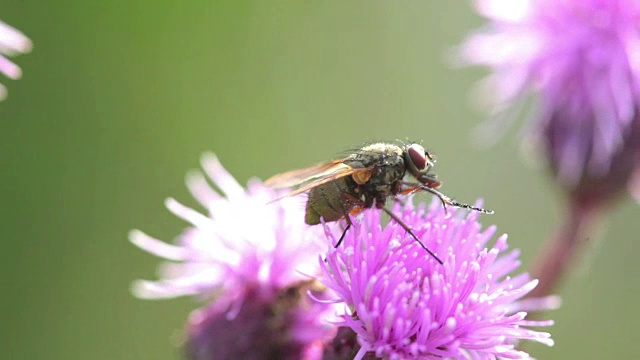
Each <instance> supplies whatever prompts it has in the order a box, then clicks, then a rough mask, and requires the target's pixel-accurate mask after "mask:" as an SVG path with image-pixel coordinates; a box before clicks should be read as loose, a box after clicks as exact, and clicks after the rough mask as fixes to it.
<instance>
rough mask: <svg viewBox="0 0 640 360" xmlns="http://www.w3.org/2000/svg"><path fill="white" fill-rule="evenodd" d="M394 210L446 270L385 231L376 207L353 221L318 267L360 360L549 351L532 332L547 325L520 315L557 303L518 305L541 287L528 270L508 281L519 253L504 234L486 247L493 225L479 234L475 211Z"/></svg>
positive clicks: (436, 206) (393, 229)
mask: <svg viewBox="0 0 640 360" xmlns="http://www.w3.org/2000/svg"><path fill="white" fill-rule="evenodd" d="M394 212H395V213H397V214H401V216H400V217H401V218H402V220H403V221H404V222H405V223H406V224H407V225H408V226H409V227H410V228H411V229H413V231H414V232H415V234H416V235H417V236H418V237H419V238H420V239H422V241H423V242H424V244H425V245H426V246H427V247H428V248H430V249H431V250H432V251H434V252H435V253H436V254H437V255H438V257H440V259H442V260H443V261H444V265H440V264H439V263H438V262H437V261H436V260H435V259H433V257H431V256H429V255H428V254H427V253H426V252H425V251H424V249H422V248H421V247H420V246H419V245H418V244H417V243H416V242H415V241H414V240H413V239H412V238H411V237H410V236H408V234H407V233H406V231H405V230H404V229H403V228H402V227H401V226H399V225H398V224H397V223H395V222H390V223H388V224H387V225H386V226H384V227H383V226H382V224H381V219H380V212H379V211H366V212H365V213H364V215H363V219H362V220H361V221H357V222H355V223H354V227H353V228H352V229H351V230H350V231H349V232H348V233H347V234H346V236H345V238H344V243H343V244H342V246H340V247H338V248H337V249H332V250H330V251H329V254H328V255H327V258H326V261H324V260H323V259H321V260H320V265H321V266H322V268H323V272H324V275H323V277H322V278H321V281H322V282H323V283H324V284H325V285H326V286H327V287H329V288H330V289H332V290H333V291H334V292H335V293H337V294H338V297H339V298H338V300H339V301H341V302H344V305H345V306H346V307H347V309H348V310H347V313H346V314H345V315H344V317H343V320H342V321H341V322H340V323H339V325H340V326H342V330H341V332H342V333H344V329H345V328H349V329H351V330H352V333H355V334H356V335H357V339H358V342H359V344H360V346H361V347H360V350H359V352H358V353H357V356H356V358H357V359H360V358H363V357H364V356H370V355H373V356H375V357H377V358H384V359H417V358H420V359H443V358H446V359H454V358H455V359H495V358H508V359H517V358H528V354H526V353H525V352H523V351H519V350H517V349H516V347H515V345H516V343H517V341H518V340H522V339H525V340H533V341H537V342H541V343H543V344H546V345H553V341H552V340H551V338H550V335H549V334H548V333H545V332H539V331H535V330H532V329H530V328H529V327H531V326H549V325H551V324H552V322H551V321H529V320H526V315H527V313H526V312H525V311H527V310H543V309H550V308H553V307H555V306H557V305H559V300H558V299H557V298H556V297H547V298H541V299H528V300H522V298H523V297H524V296H525V295H527V294H528V293H529V292H530V291H531V290H532V289H533V288H535V287H536V285H537V283H538V282H537V280H531V279H530V278H529V276H528V275H527V274H526V273H523V274H519V275H515V276H513V277H511V275H510V274H511V272H512V271H514V270H515V269H516V268H517V267H518V266H519V265H520V261H519V260H518V256H519V251H517V250H512V251H507V236H506V235H502V236H500V237H498V238H497V240H496V241H495V243H494V244H493V245H489V242H490V241H491V239H492V238H493V235H494V233H495V231H496V228H495V226H491V227H488V228H486V229H484V230H483V229H482V226H481V225H480V224H479V223H478V221H477V218H478V213H476V212H472V213H470V214H469V215H467V216H466V217H464V214H465V213H466V211H462V210H457V209H450V210H449V212H450V216H446V215H445V212H444V210H443V208H442V207H441V205H440V203H439V202H437V201H434V202H433V203H432V206H431V207H430V208H429V209H428V210H425V207H424V206H420V207H419V208H418V209H414V208H413V206H412V205H411V203H410V202H409V203H408V204H407V205H405V206H404V207H400V206H396V208H395V209H394ZM334 241H335V239H334ZM345 338H348V337H347V336H345Z"/></svg>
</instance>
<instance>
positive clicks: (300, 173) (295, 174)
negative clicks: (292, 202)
mask: <svg viewBox="0 0 640 360" xmlns="http://www.w3.org/2000/svg"><path fill="white" fill-rule="evenodd" d="M346 169H351V166H349V165H345V164H344V163H343V162H342V159H340V160H334V161H330V162H326V163H321V164H317V165H313V166H309V167H306V168H303V169H297V170H292V171H287V172H285V173H282V174H277V175H274V176H272V177H270V178H269V179H267V181H265V182H264V184H265V185H267V186H269V187H272V188H274V189H281V188H286V187H292V186H297V185H300V184H302V183H304V182H307V181H311V180H313V179H317V178H322V177H326V176H331V175H332V174H334V173H339V172H341V171H345V170H346Z"/></svg>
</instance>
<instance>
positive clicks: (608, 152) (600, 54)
mask: <svg viewBox="0 0 640 360" xmlns="http://www.w3.org/2000/svg"><path fill="white" fill-rule="evenodd" d="M475 3H476V5H477V9H478V11H479V13H480V14H481V15H483V16H485V17H486V18H488V19H489V24H488V26H487V27H486V28H485V29H484V30H481V31H479V32H477V33H475V34H472V35H471V36H470V37H469V38H468V39H467V40H466V42H465V43H464V44H463V46H462V56H463V58H464V59H465V60H466V61H467V62H468V63H471V64H477V65H484V66H488V67H490V68H491V69H492V70H493V72H492V74H491V75H490V76H489V77H488V78H487V81H486V83H485V84H489V85H490V86H491V88H492V91H490V92H489V91H485V92H483V93H484V94H492V96H495V97H494V98H493V99H491V101H492V102H493V105H494V106H495V107H494V110H495V111H496V112H498V113H500V112H503V115H504V114H507V113H508V111H504V110H517V109H518V108H519V107H520V104H522V102H523V98H524V96H525V94H527V93H535V94H536V95H537V97H536V98H537V104H536V105H537V106H536V107H535V109H534V111H533V112H532V116H533V118H534V121H533V122H532V124H531V126H529V131H528V134H529V135H530V139H531V140H535V142H534V143H539V144H541V145H542V147H543V149H544V150H545V152H546V157H547V159H548V161H549V163H550V165H551V168H552V170H553V171H554V174H555V175H556V178H557V179H558V180H559V182H560V183H561V184H563V185H564V186H566V187H567V188H568V189H569V190H570V191H572V192H578V193H585V192H589V194H591V195H593V194H595V193H597V192H600V193H602V194H604V196H607V195H608V194H609V193H616V192H618V190H619V189H623V188H624V186H625V185H632V184H629V181H630V179H631V174H632V173H633V171H634V169H636V168H637V167H639V165H638V164H639V163H640V160H639V159H640V140H639V139H640V115H639V112H638V110H639V109H640V25H638V24H640V1H637V0H540V1H530V0H476V1H475ZM512 115H513V114H510V115H506V116H505V118H507V119H511V118H512V117H513V116H512ZM503 128H504V127H503ZM491 130H492V131H499V130H498V129H497V128H493V129H491ZM579 195H583V194H579Z"/></svg>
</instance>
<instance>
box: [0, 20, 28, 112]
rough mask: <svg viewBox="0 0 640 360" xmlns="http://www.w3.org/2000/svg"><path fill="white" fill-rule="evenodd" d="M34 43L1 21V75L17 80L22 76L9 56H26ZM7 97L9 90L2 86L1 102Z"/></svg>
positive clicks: (0, 88) (0, 87) (0, 91)
mask: <svg viewBox="0 0 640 360" xmlns="http://www.w3.org/2000/svg"><path fill="white" fill-rule="evenodd" d="M32 47H33V43H31V40H29V38H28V37H26V36H25V35H24V34H23V33H21V32H20V31H18V30H16V29H14V28H12V27H11V26H9V25H7V24H5V23H4V22H2V21H0V73H2V74H4V75H5V76H6V77H8V78H10V79H13V80H17V79H19V78H20V77H21V76H22V70H20V68H19V67H18V66H17V65H16V64H14V63H12V62H11V61H10V60H9V59H8V58H7V56H15V55H17V54H25V53H28V52H29V51H31V48H32ZM6 97H7V88H5V87H4V86H3V85H1V84H0V100H4V99H5V98H6Z"/></svg>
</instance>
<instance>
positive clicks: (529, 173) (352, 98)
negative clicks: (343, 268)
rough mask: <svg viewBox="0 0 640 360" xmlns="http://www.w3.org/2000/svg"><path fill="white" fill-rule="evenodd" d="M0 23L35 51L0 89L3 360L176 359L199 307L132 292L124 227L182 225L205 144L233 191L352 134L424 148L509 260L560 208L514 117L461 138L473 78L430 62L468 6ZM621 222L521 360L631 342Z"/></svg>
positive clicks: (101, 5) (454, 35)
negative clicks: (507, 128) (167, 205)
mask: <svg viewBox="0 0 640 360" xmlns="http://www.w3.org/2000/svg"><path fill="white" fill-rule="evenodd" d="M176 3H177V2H176ZM0 19H2V20H3V21H5V22H7V23H9V24H11V25H13V26H15V27H17V28H18V29H21V30H22V31H23V32H24V33H25V34H27V35H28V36H29V37H30V38H31V39H32V40H33V41H34V44H35V45H34V46H35V47H34V51H33V52H32V53H31V54H29V55H26V56H22V57H20V58H18V59H17V63H18V64H19V65H20V66H21V67H22V68H23V70H24V77H23V79H21V80H19V81H9V80H6V79H3V80H2V82H3V83H4V84H5V85H7V87H8V88H9V98H8V99H7V100H6V101H5V102H3V103H0V149H1V150H0V169H2V170H1V172H0V174H2V177H1V181H0V200H1V201H2V211H3V214H2V219H3V226H2V241H3V243H2V247H3V249H2V261H1V264H2V276H3V278H2V289H3V291H2V298H3V301H2V302H3V303H4V305H3V306H2V311H3V315H2V324H1V325H0V326H1V327H2V328H1V329H2V334H1V335H2V337H1V338H2V348H3V349H2V353H3V355H1V357H2V358H3V359H179V358H180V351H179V350H178V349H176V347H175V344H176V342H177V341H178V340H179V338H180V336H181V334H182V328H183V324H184V322H185V320H186V317H187V314H188V312H189V311H190V310H191V309H193V308H195V307H196V306H197V303H196V302H195V301H193V300H191V299H178V300H170V301H158V302H150V301H142V300H137V299H135V298H133V297H132V296H131V294H130V292H129V286H130V283H131V281H132V280H134V279H137V278H155V272H154V271H155V268H156V266H157V264H158V263H159V260H158V259H156V258H153V257H152V256H149V255H147V254H145V253H144V252H142V251H140V250H138V249H137V248H135V247H134V246H132V245H131V244H130V243H129V242H128V241H127V232H128V231H129V230H130V229H132V228H141V229H143V230H145V231H146V232H148V233H149V234H151V235H154V236H156V237H159V238H161V239H166V240H169V241H170V240H171V239H172V238H173V237H174V236H175V235H176V234H178V233H179V231H180V230H181V229H182V228H183V227H184V226H185V224H184V223H182V222H181V221H179V220H177V219H176V218H174V217H173V216H172V215H170V214H169V213H168V211H166V210H165V209H164V207H163V200H164V198H165V197H167V196H175V197H176V198H178V199H180V200H182V201H184V202H185V203H187V204H189V205H195V202H194V201H192V200H191V199H190V197H189V195H188V193H187V191H186V189H185V187H184V184H183V180H184V174H185V173H186V171H187V170H189V169H192V168H195V167H197V166H198V159H199V156H200V154H201V153H202V152H204V151H207V150H212V151H214V152H215V153H217V154H218V156H219V157H220V159H221V161H222V162H223V164H224V165H225V166H226V167H227V168H228V169H229V170H230V171H231V172H232V173H233V174H235V175H236V176H237V178H238V179H239V180H240V181H241V182H243V183H245V182H246V181H247V179H249V178H250V177H253V176H258V177H261V178H266V177H268V176H270V175H272V174H274V173H276V172H281V171H284V170H287V169H290V168H294V167H300V166H305V165H308V164H312V163H315V162H318V161H321V160H328V159H330V158H332V157H334V156H335V155H336V154H338V153H340V152H341V151H342V150H344V149H348V148H352V147H355V146H359V145H360V144H362V143H363V142H365V141H369V140H393V139H396V138H400V139H405V138H407V137H409V138H411V139H416V140H424V144H425V145H426V146H427V147H428V148H429V149H431V150H433V151H434V152H435V153H436V154H437V156H438V164H437V167H436V169H437V173H438V174H439V175H440V178H441V179H444V180H445V185H444V188H443V189H444V190H445V191H446V193H447V194H450V195H452V196H455V197H456V198H458V199H460V200H465V201H470V202H472V201H474V200H475V199H476V198H477V197H479V196H481V197H484V198H485V199H486V205H487V207H490V208H492V209H495V210H496V215H493V216H491V217H489V216H483V217H482V221H483V222H484V223H485V224H487V225H489V224H493V223H495V224H497V225H498V228H499V231H501V232H507V233H509V234H510V239H511V245H512V247H519V248H521V249H522V250H523V260H524V263H525V265H528V264H529V263H530V261H531V259H532V258H533V256H534V255H535V253H536V251H537V249H538V248H539V246H540V243H541V241H542V240H543V239H544V238H545V236H546V235H547V234H548V233H549V231H550V230H551V229H552V228H553V227H554V224H555V223H556V218H557V217H558V216H559V214H561V213H562V202H561V197H560V196H559V193H558V192H557V191H556V190H555V189H554V188H553V186H551V185H550V183H549V181H548V178H547V177H546V176H544V174H543V173H542V172H541V171H539V170H537V169H534V168H532V167H529V166H527V165H526V164H525V163H524V161H523V159H522V157H521V156H520V154H519V153H518V151H517V148H518V141H517V140H515V139H516V137H515V134H516V133H517V126H516V127H515V128H514V129H512V131H511V132H510V133H509V134H508V135H507V137H505V138H504V139H503V140H502V141H500V142H499V143H498V145H497V146H495V147H493V148H491V149H489V150H479V149H477V148H475V147H473V146H472V145H471V144H470V142H469V135H470V134H471V132H472V130H473V128H474V127H475V126H476V125H477V124H478V123H480V121H481V120H482V114H481V113H480V112H478V111H475V110H473V109H472V107H471V106H470V105H469V104H470V101H469V95H470V89H471V87H472V85H473V84H474V82H476V81H477V80H478V79H479V78H480V77H481V75H482V72H481V71H479V70H476V69H462V70H461V69H452V68H451V67H450V65H448V64H447V60H446V54H447V51H449V50H450V49H451V47H452V46H454V45H456V44H458V43H459V42H460V40H461V39H462V38H463V37H464V35H465V34H466V33H468V32H469V31H471V30H472V29H475V28H477V27H478V26H480V25H481V24H482V20H481V19H480V18H478V17H477V16H475V15H474V14H473V12H472V10H471V6H470V4H469V3H467V2H435V1H403V2H385V1H366V2H365V1H356V2H350V3H349V4H344V3H343V2H340V1H275V2H267V1H258V0H256V1H233V2H232V1H226V2H221V1H215V0H208V1H193V2H189V3H188V5H186V4H180V5H178V4H170V5H166V4H162V3H160V2H155V1H113V2H93V3H92V2H81V1H60V2H35V1H10V2H4V3H3V4H1V5H0ZM424 199H425V200H426V199H428V197H425V198H424ZM637 218H638V208H637V205H634V204H632V203H631V202H630V201H626V202H624V203H623V204H622V205H621V206H620V207H619V208H618V209H616V210H615V212H614V213H613V214H612V215H611V217H610V221H609V223H608V224H609V226H608V229H607V230H606V232H604V236H601V241H600V242H599V243H598V245H596V246H594V247H593V253H592V255H591V256H590V257H589V259H587V260H585V261H583V262H582V265H581V267H579V268H578V269H577V270H576V271H575V272H574V274H573V276H572V277H571V278H570V280H569V281H568V282H567V283H566V285H565V286H564V287H563V288H562V291H561V293H562V295H563V300H564V304H563V307H562V309H561V310H558V311H555V312H553V313H552V314H550V317H552V318H554V319H555V320H556V321H557V325H556V326H555V327H553V328H551V330H550V331H551V332H552V333H553V336H554V338H555V340H556V346H555V347H554V348H551V349H547V348H545V347H543V346H531V347H529V350H531V351H532V352H533V353H534V355H536V356H537V357H538V358H540V359H568V358H580V359H605V358H609V359H615V358H630V357H633V355H632V354H635V353H636V350H635V347H633V346H632V345H631V344H633V342H636V341H637V323H638V322H639V321H640V312H639V311H638V310H637V309H636V308H634V306H636V304H637V303H638V293H639V291H640V282H639V281H638V280H637V279H638V277H639V276H640V266H639V265H638V264H639V262H638V260H637V256H638V255H637V254H638V253H639V252H640V246H638V242H637V241H636V240H637V237H638V235H637V233H638V224H637V223H636V225H633V221H634V220H635V221H637ZM594 237H597V234H594Z"/></svg>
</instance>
